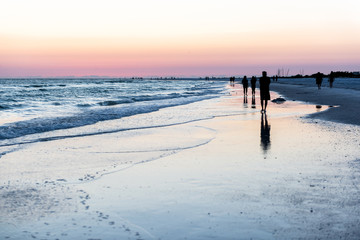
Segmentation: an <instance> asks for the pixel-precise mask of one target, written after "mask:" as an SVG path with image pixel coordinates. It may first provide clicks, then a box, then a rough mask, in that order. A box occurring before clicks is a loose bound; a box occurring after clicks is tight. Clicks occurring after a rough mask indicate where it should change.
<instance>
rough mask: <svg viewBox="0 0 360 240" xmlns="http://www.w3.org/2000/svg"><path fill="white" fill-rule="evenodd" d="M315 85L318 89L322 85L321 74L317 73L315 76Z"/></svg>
mask: <svg viewBox="0 0 360 240" xmlns="http://www.w3.org/2000/svg"><path fill="white" fill-rule="evenodd" d="M315 79H316V85H317V86H318V89H321V84H322V81H323V77H322V74H321V73H320V72H318V73H317V74H316V77H315Z"/></svg>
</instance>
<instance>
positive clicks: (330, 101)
mask: <svg viewBox="0 0 360 240" xmlns="http://www.w3.org/2000/svg"><path fill="white" fill-rule="evenodd" d="M270 90H271V91H275V92H277V93H278V94H279V95H281V96H284V97H285V98H286V99H287V100H288V101H292V100H295V101H302V102H306V103H312V104H320V105H328V106H334V107H331V108H330V109H328V110H327V111H321V112H318V113H314V114H311V115H310V116H309V117H311V118H316V119H322V120H327V121H332V122H339V123H346V124H354V125H360V114H359V112H360V111H359V109H358V108H356V107H359V106H360V91H358V90H353V89H343V88H328V87H323V88H321V89H320V90H318V89H317V87H316V86H314V87H308V86H303V85H292V84H287V83H274V82H272V83H271V84H270Z"/></svg>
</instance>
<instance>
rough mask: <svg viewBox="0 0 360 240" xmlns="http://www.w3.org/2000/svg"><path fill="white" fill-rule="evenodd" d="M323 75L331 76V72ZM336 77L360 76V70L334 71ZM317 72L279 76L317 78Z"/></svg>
mask: <svg viewBox="0 0 360 240" xmlns="http://www.w3.org/2000/svg"><path fill="white" fill-rule="evenodd" d="M321 74H322V76H323V77H329V76H330V74H323V73H321ZM332 74H333V75H334V77H335V78H339V77H343V78H360V72H347V71H336V72H332ZM316 75H317V73H314V74H311V75H301V74H297V75H294V76H288V77H279V78H315V77H316Z"/></svg>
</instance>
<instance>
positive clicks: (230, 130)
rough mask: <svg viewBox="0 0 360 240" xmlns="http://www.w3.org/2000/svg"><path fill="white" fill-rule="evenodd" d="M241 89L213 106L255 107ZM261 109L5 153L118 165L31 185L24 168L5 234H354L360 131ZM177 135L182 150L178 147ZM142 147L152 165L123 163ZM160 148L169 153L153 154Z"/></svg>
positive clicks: (359, 206)
mask: <svg viewBox="0 0 360 240" xmlns="http://www.w3.org/2000/svg"><path fill="white" fill-rule="evenodd" d="M272 86H273V87H274V88H273V89H275V84H274V85H272ZM280 87H282V86H281V85H280V84H279V88H278V89H277V91H279V92H280V93H282V94H284V95H285V93H286V92H285V90H286V88H283V90H281V89H280ZM241 91H242V89H239V88H238V86H237V87H236V88H234V89H233V91H232V94H231V96H229V97H228V98H225V99H223V101H220V102H218V103H217V105H218V106H217V107H219V106H220V107H221V109H222V108H236V107H239V106H242V107H244V108H249V109H251V107H252V104H251V96H250V97H248V99H247V102H245V101H244V98H243V96H242V95H241ZM295 92H296V91H295ZM286 96H291V95H290V94H289V95H286ZM274 97H276V94H274V93H272V98H274ZM309 101H310V100H309ZM316 103H319V104H326V103H325V102H316ZM328 104H329V103H328ZM254 107H255V109H254V110H255V111H249V113H247V114H239V115H231V116H223V117H217V118H214V119H207V120H202V121H197V122H192V123H186V124H182V125H178V126H175V127H174V126H168V127H163V128H158V129H149V130H146V131H141V132H136V131H135V132H134V133H133V134H130V133H126V132H119V133H113V134H104V135H99V136H89V137H84V138H76V139H65V140H59V141H53V142H48V143H37V144H31V145H29V146H27V147H25V148H24V149H21V150H18V151H16V152H14V155H12V154H11V152H10V153H9V154H7V155H5V156H7V158H6V159H7V160H8V161H10V160H12V159H15V158H16V157H17V156H20V155H21V154H25V153H26V156H27V158H34V159H37V158H41V159H43V161H44V162H45V161H46V156H47V157H53V158H56V159H57V161H61V160H62V158H63V160H67V161H69V164H70V163H71V162H72V161H74V159H76V158H85V159H88V161H89V162H90V163H91V164H95V165H96V160H99V164H100V166H101V167H103V165H106V166H107V167H108V168H113V169H114V171H111V170H109V169H103V170H104V173H99V174H98V175H96V174H92V173H91V174H90V172H89V170H88V169H85V166H84V169H82V168H81V167H78V166H74V167H78V168H79V169H78V171H79V173H80V174H79V173H78V174H79V175H81V176H83V175H84V172H85V173H86V172H89V174H88V176H89V177H88V178H87V179H85V178H84V179H82V180H78V181H75V180H76V176H78V175H77V174H76V171H75V172H74V173H72V174H70V175H67V176H69V178H68V179H63V178H62V177H61V176H62V175H65V174H64V173H63V174H61V173H56V168H55V170H54V171H53V172H52V171H49V175H52V174H53V175H54V177H53V178H52V179H53V181H49V182H47V183H43V182H41V183H36V182H37V181H33V180H34V179H35V180H36V179H37V178H39V177H40V175H41V173H39V175H36V174H35V175H34V173H31V174H30V173H28V174H27V172H24V173H23V176H24V179H20V180H16V179H13V180H12V181H15V182H16V181H18V182H19V184H17V185H16V184H15V185H13V184H12V183H11V184H9V185H7V186H6V185H4V186H2V188H1V189H0V194H1V198H0V205H1V209H2V210H1V218H0V219H1V221H0V237H1V238H9V239H34V238H37V239H56V238H58V239H251V238H253V239H341V238H345V239H358V238H359V236H360V230H359V229H360V228H359V226H360V219H359V217H358V216H360V201H359V199H360V190H359V187H358V186H359V185H360V150H359V146H360V140H359V139H360V127H359V126H356V125H350V124H342V123H337V122H331V121H330V122H329V121H323V120H319V118H320V117H321V118H322V116H323V115H324V116H325V115H326V114H327V113H326V112H318V113H316V115H314V116H316V119H313V118H307V117H305V116H306V114H309V113H315V112H317V111H319V110H317V109H316V108H315V106H314V105H303V104H298V103H296V102H292V101H287V102H285V103H283V104H274V103H271V104H270V105H269V109H268V113H267V118H266V119H265V118H263V116H262V115H261V113H260V112H259V110H260V108H259V99H258V98H256V105H255V106H254ZM330 110H331V111H332V110H333V109H330ZM327 112H330V111H327ZM322 114H323V115H322ZM319 116H320V117H319ZM318 117H319V118H318ZM266 120H267V123H268V124H267V125H266V124H265V123H266ZM129 134H130V135H129ZM178 138H181V139H184V141H181V142H180V143H181V144H182V146H183V147H182V148H181V149H178V148H174V144H175V145H176V144H178V142H177V141H176V140H177V139H178ZM198 140H199V141H198ZM191 142H194V144H193V145H192V144H188V143H191ZM195 143H196V144H197V145H196V144H195ZM198 143H201V144H198ZM139 144H140V145H142V146H144V147H145V151H144V152H143V154H144V155H147V156H148V157H147V161H143V162H136V163H135V164H132V163H128V162H123V163H121V164H120V163H119V161H120V162H121V159H120V158H122V157H123V156H124V155H122V154H133V151H134V149H131V146H140V145H139ZM154 145H157V146H158V145H160V146H163V148H164V149H163V151H157V152H151V149H158V148H157V147H156V148H154V147H153V146H154ZM195 145H196V146H195ZM45 146H46V147H45ZM44 149H46V151H44ZM175 149H177V150H175ZM9 151H10V150H9ZM150 153H151V154H150ZM139 158H141V157H139ZM134 160H135V159H134ZM111 163H112V164H111ZM73 164H75V163H73ZM40 165H41V162H40V163H39V166H37V167H38V169H42V168H41V167H42V166H40ZM100 166H98V167H97V166H95V167H93V168H94V169H97V170H96V171H100V170H99V169H100ZM28 168H31V166H28ZM48 168H49V169H50V170H51V169H53V167H51V166H48ZM72 170H73V169H72ZM63 171H66V170H65V169H64V170H63ZM15 175H16V174H15ZM85 176H86V175H85ZM46 177H47V178H51V177H49V176H46ZM1 180H2V182H3V180H4V179H1Z"/></svg>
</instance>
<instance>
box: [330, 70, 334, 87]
mask: <svg viewBox="0 0 360 240" xmlns="http://www.w3.org/2000/svg"><path fill="white" fill-rule="evenodd" d="M334 75H335V74H334V72H333V71H331V73H330V75H329V84H330V88H332V87H333V83H334V81H335V76H334Z"/></svg>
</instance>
